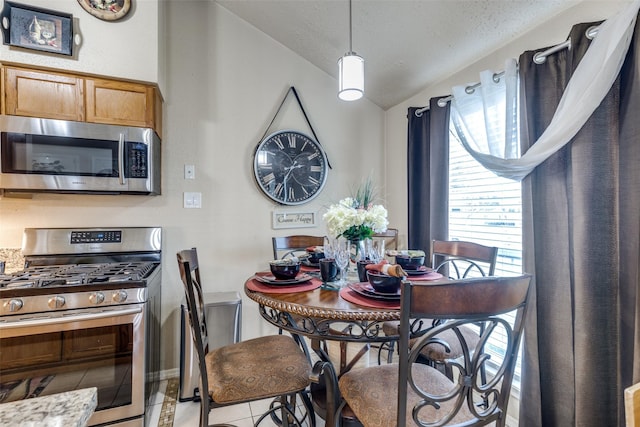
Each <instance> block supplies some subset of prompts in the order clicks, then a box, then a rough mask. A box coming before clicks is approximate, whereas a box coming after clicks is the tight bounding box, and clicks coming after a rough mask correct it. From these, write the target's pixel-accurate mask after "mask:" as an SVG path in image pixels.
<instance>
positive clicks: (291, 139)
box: [253, 130, 327, 205]
mask: <svg viewBox="0 0 640 427" xmlns="http://www.w3.org/2000/svg"><path fill="white" fill-rule="evenodd" d="M253 172H254V175H255V178H256V182H257V183H258V186H259V187H260V189H261V190H262V191H263V192H264V193H265V194H266V195H267V196H268V197H269V198H270V199H272V200H274V201H276V202H278V203H281V204H283V205H300V204H303V203H306V202H308V201H309V200H311V199H313V198H314V197H316V196H317V195H318V193H320V190H322V187H324V184H325V182H326V180H327V156H326V154H325V153H324V150H323V149H322V147H321V146H320V144H318V143H317V142H316V141H314V140H313V139H311V138H310V137H308V136H307V135H305V134H302V133H300V132H296V131H290V130H286V131H278V132H275V133H273V134H271V135H269V136H268V137H266V138H265V139H264V140H263V141H262V142H261V143H260V144H259V145H258V148H257V149H256V153H255V156H254V159H253Z"/></svg>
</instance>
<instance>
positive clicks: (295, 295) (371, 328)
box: [244, 268, 442, 425]
mask: <svg viewBox="0 0 640 427" xmlns="http://www.w3.org/2000/svg"><path fill="white" fill-rule="evenodd" d="M433 274H434V275H432V276H425V277H424V278H417V279H418V280H437V279H438V278H439V277H442V276H440V275H439V274H437V273H433ZM298 277H299V278H300V279H299V280H298V282H299V283H288V284H287V285H286V286H282V285H277V284H276V283H274V282H271V281H270V280H269V279H270V278H271V277H270V273H269V272H258V273H256V274H254V275H252V276H251V277H249V278H248V279H247V280H246V282H245V284H244V290H245V293H246V295H247V296H248V297H249V298H250V299H251V300H253V301H255V302H256V303H258V306H259V311H260V315H261V316H262V317H263V318H264V319H265V320H266V321H267V322H269V323H271V324H272V325H274V326H276V327H278V328H279V329H281V330H285V331H288V332H290V333H291V334H292V335H293V336H294V337H301V336H304V337H307V338H308V339H309V341H310V343H311V348H312V350H313V351H314V352H315V354H316V355H317V356H318V357H319V359H320V360H319V361H318V362H316V364H315V365H314V373H313V378H312V380H313V384H312V388H311V392H312V400H313V404H314V409H315V410H316V412H317V413H318V414H319V415H320V416H321V417H322V418H324V419H325V422H326V425H334V424H333V421H334V419H333V418H334V414H335V409H336V407H337V405H338V404H339V400H340V398H339V394H338V393H339V392H338V387H337V380H338V378H339V377H340V376H341V375H342V374H343V373H345V372H346V371H348V370H349V369H351V368H352V367H353V366H355V365H356V364H357V363H358V362H359V361H360V362H362V359H363V358H365V357H368V351H369V349H370V346H371V344H372V343H377V344H379V345H382V344H383V343H385V342H388V341H394V340H397V339H398V336H397V335H386V334H385V333H384V332H383V330H382V324H383V323H384V322H388V321H397V320H399V319H400V298H399V294H398V296H397V298H383V297H380V298H376V297H375V296H373V297H371V296H370V295H368V294H367V292H366V290H365V292H363V291H362V288H364V287H366V283H357V276H356V277H350V279H351V283H348V284H345V285H343V286H340V287H338V288H337V289H336V288H335V287H334V286H335V285H334V284H324V283H323V282H322V281H321V280H320V278H319V277H318V274H317V271H316V270H314V269H312V268H306V269H303V270H302V271H301V274H300V275H299V276H298ZM303 279H306V280H303ZM414 279H416V278H412V280H414ZM299 342H300V343H301V345H302V346H303V348H304V349H305V351H306V352H307V354H308V355H309V357H311V354H310V353H309V351H308V349H307V346H306V343H305V341H304V340H302V339H300V340H299ZM349 346H350V347H354V348H353V349H352V348H349ZM332 348H334V349H335V348H337V349H338V352H339V354H338V357H330V353H331V351H330V350H331V349H332ZM367 361H368V360H367ZM349 412H350V411H343V418H345V417H346V418H347V421H348V418H350V414H349ZM347 424H348V422H347Z"/></svg>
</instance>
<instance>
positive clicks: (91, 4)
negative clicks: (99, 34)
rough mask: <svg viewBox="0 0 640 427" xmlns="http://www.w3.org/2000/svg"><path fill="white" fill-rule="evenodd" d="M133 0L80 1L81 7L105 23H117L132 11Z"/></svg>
mask: <svg viewBox="0 0 640 427" xmlns="http://www.w3.org/2000/svg"><path fill="white" fill-rule="evenodd" d="M131 1H132V0H78V3H80V6H82V8H83V9H84V10H86V11H87V12H89V13H90V14H91V15H93V16H95V17H96V18H99V19H102V20H103V21H117V20H118V19H122V18H124V17H125V15H126V14H127V13H129V9H131Z"/></svg>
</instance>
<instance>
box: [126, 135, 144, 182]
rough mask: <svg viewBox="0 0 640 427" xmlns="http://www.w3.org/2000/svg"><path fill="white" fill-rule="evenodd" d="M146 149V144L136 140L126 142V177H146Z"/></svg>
mask: <svg viewBox="0 0 640 427" xmlns="http://www.w3.org/2000/svg"><path fill="white" fill-rule="evenodd" d="M147 151H148V147H147V145H146V144H141V143H137V142H129V143H128V144H127V165H128V167H127V169H128V170H129V174H128V175H129V176H128V178H147V176H148V173H149V171H148V165H147Z"/></svg>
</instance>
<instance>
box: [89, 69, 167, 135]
mask: <svg viewBox="0 0 640 427" xmlns="http://www.w3.org/2000/svg"><path fill="white" fill-rule="evenodd" d="M86 90H87V121H88V122H94V123H112V124H121V125H126V126H138V127H149V128H155V127H156V126H155V108H154V105H155V92H156V91H155V88H153V87H151V86H148V85H144V84H139V83H130V82H121V81H115V80H105V79H87V80H86Z"/></svg>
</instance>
